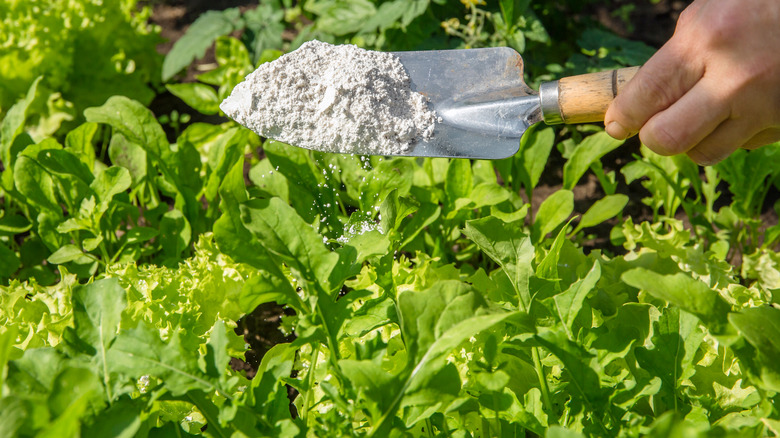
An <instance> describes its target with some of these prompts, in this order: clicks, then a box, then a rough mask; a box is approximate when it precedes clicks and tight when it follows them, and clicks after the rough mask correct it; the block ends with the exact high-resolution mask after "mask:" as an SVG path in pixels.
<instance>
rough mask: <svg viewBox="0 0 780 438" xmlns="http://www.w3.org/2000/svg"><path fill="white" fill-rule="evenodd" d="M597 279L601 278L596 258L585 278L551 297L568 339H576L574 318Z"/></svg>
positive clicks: (599, 266)
mask: <svg viewBox="0 0 780 438" xmlns="http://www.w3.org/2000/svg"><path fill="white" fill-rule="evenodd" d="M599 279H601V264H599V262H598V260H596V261H595V262H594V263H593V268H591V270H590V271H589V272H588V274H587V275H586V276H585V278H583V279H582V280H579V281H577V282H575V283H574V284H572V285H571V286H570V287H569V289H567V290H566V291H565V292H563V293H560V294H558V295H555V297H553V299H554V301H555V310H556V311H557V312H558V317H559V318H560V320H561V323H562V324H563V327H564V328H565V329H566V334H567V335H568V337H569V339H570V340H574V339H576V336H577V332H576V331H575V327H574V320H575V318H576V317H577V315H578V314H579V312H580V310H581V309H582V304H583V303H584V302H585V298H587V296H588V294H589V293H590V292H591V291H592V290H593V288H594V287H595V286H596V283H598V281H599Z"/></svg>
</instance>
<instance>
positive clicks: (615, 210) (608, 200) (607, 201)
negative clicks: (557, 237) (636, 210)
mask: <svg viewBox="0 0 780 438" xmlns="http://www.w3.org/2000/svg"><path fill="white" fill-rule="evenodd" d="M626 204H628V196H626V195H608V196H605V197H603V198H601V199H599V200H598V201H596V202H594V203H593V205H591V206H590V208H589V209H588V211H586V212H585V214H583V215H582V218H580V223H579V224H577V228H575V229H574V231H572V234H577V232H578V231H580V230H581V229H583V228H588V227H592V226H595V225H598V224H600V223H602V222H604V221H607V220H609V219H612V218H613V217H615V216H617V215H619V214H620V213H621V212H622V211H623V209H624V208H625V207H626Z"/></svg>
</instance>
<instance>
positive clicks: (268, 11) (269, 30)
mask: <svg viewBox="0 0 780 438" xmlns="http://www.w3.org/2000/svg"><path fill="white" fill-rule="evenodd" d="M283 20H284V10H283V9H282V8H280V7H278V6H277V5H275V4H273V3H264V4H261V5H258V7H257V8H255V9H254V10H252V9H250V10H248V11H246V12H244V21H245V22H246V29H245V30H244V34H243V35H242V40H243V41H244V42H245V43H246V46H247V47H248V48H249V49H250V50H251V52H252V64H253V65H258V61H261V60H262V59H261V58H262V54H263V53H265V52H266V51H268V50H272V49H281V48H282V33H283V32H284V21H283Z"/></svg>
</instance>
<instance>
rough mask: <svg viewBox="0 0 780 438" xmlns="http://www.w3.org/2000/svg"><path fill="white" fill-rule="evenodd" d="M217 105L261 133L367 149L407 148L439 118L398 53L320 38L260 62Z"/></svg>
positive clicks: (308, 144)
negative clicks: (417, 89)
mask: <svg viewBox="0 0 780 438" xmlns="http://www.w3.org/2000/svg"><path fill="white" fill-rule="evenodd" d="M220 108H221V109H222V111H224V112H225V114H227V115H228V116H229V117H231V118H232V119H234V120H235V121H237V122H238V123H240V124H242V125H244V126H246V127H247V128H249V129H251V130H252V131H254V132H256V133H258V134H260V135H262V136H264V137H269V138H273V139H275V140H279V141H283V142H285V143H290V144H292V145H295V146H300V147H304V148H308V149H315V150H319V151H323V152H341V153H354V154H366V155H369V154H371V155H395V154H405V153H409V152H411V150H412V149H413V148H414V145H415V144H416V143H417V142H418V141H420V140H429V139H430V138H431V136H432V135H433V129H434V124H435V123H436V120H437V117H436V115H435V113H434V112H433V111H432V110H430V109H429V108H428V104H427V101H426V98H425V97H424V96H423V95H421V94H420V93H417V92H413V91H412V90H411V88H410V79H409V76H408V75H407V74H406V71H405V70H404V68H403V66H402V65H401V62H400V61H399V60H398V58H397V57H395V56H394V55H392V54H390V53H382V52H372V51H368V50H364V49H361V48H358V47H356V46H352V45H341V46H334V45H331V44H327V43H323V42H320V41H310V42H307V43H305V44H303V45H302V46H301V47H300V48H299V49H298V50H296V51H294V52H291V53H288V54H286V55H284V56H282V57H280V58H279V59H277V60H276V61H273V62H270V63H265V64H262V65H261V66H260V67H259V68H258V69H257V70H255V71H254V72H252V73H250V74H249V75H248V76H247V77H246V80H244V82H242V83H240V84H238V85H237V86H236V87H235V88H234V89H233V92H232V94H231V95H230V96H229V97H228V98H227V99H225V100H224V101H223V102H222V104H221V105H220Z"/></svg>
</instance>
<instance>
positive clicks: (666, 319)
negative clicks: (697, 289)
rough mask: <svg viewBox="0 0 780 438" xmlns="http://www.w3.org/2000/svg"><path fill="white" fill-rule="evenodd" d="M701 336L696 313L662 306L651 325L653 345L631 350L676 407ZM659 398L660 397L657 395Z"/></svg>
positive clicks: (693, 367)
mask: <svg viewBox="0 0 780 438" xmlns="http://www.w3.org/2000/svg"><path fill="white" fill-rule="evenodd" d="M703 339H704V333H703V332H702V331H701V330H699V322H698V320H697V318H696V317H695V316H693V315H691V314H690V313H686V312H683V311H680V309H678V308H676V307H670V308H667V309H664V311H663V313H662V314H661V317H660V318H659V320H658V322H657V323H655V324H654V332H653V337H652V343H653V348H647V347H638V348H636V349H635V350H634V354H635V355H636V358H637V361H638V362H639V364H640V366H641V367H642V368H644V369H645V370H647V371H648V372H650V374H651V375H653V376H656V377H660V378H661V381H662V386H661V393H662V394H663V396H664V399H665V400H666V403H667V405H668V406H670V407H674V406H677V403H678V399H679V398H681V395H680V393H681V392H682V390H683V388H682V382H685V381H687V380H688V379H690V377H691V376H692V375H693V374H694V373H695V372H696V371H695V369H696V363H695V362H694V359H695V355H696V353H697V351H698V350H699V346H700V345H701V342H702V340H703ZM658 398H659V399H660V398H662V397H661V396H660V395H659V396H658Z"/></svg>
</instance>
